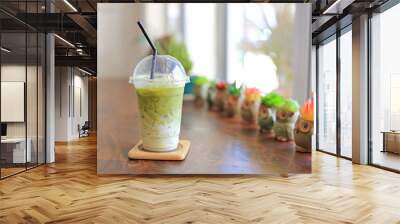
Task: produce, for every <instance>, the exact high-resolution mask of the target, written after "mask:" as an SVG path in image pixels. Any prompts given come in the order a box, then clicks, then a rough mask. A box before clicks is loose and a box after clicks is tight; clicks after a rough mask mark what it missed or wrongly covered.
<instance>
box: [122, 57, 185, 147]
mask: <svg viewBox="0 0 400 224" xmlns="http://www.w3.org/2000/svg"><path fill="white" fill-rule="evenodd" d="M152 57H153V56H152V55H150V56H147V57H145V58H144V59H142V60H141V61H140V62H139V63H138V64H137V65H136V67H135V70H134V72H133V75H132V77H131V78H130V81H129V82H130V83H132V84H133V85H134V86H135V89H136V94H137V97H138V106H139V114H140V127H141V137H142V141H143V148H144V149H145V150H148V151H157V152H165V151H172V150H175V149H176V148H177V147H178V143H179V133H180V128H181V115H182V103H183V90H184V87H185V83H186V82H188V80H189V79H188V77H187V76H186V73H185V70H184V68H183V66H182V64H181V63H180V62H179V61H178V60H177V59H175V58H174V57H171V56H168V55H157V56H156V60H155V64H154V66H155V67H154V76H153V78H151V77H150V73H151V69H152Z"/></svg>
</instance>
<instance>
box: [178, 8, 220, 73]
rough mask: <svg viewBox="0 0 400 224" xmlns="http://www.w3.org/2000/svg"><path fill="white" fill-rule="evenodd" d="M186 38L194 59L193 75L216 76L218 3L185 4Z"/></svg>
mask: <svg viewBox="0 0 400 224" xmlns="http://www.w3.org/2000/svg"><path fill="white" fill-rule="evenodd" d="M184 10H185V13H184V17H185V18H184V23H185V28H184V36H185V37H184V40H185V43H186V45H187V48H188V50H189V52H190V57H191V59H192V61H193V69H192V74H193V75H202V76H207V77H208V78H210V79H215V78H216V75H217V74H216V73H217V71H216V67H217V57H216V55H217V50H216V49H217V47H216V37H217V34H216V30H217V29H216V4H184Z"/></svg>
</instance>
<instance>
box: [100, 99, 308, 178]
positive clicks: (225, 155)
mask: <svg viewBox="0 0 400 224" xmlns="http://www.w3.org/2000/svg"><path fill="white" fill-rule="evenodd" d="M134 114H135V115H134V116H135V118H134V122H133V123H134V124H135V125H134V127H128V126H127V125H121V128H120V130H115V131H112V132H109V135H106V134H105V133H103V135H102V136H101V138H100V137H99V138H98V149H97V173H98V174H99V175H109V174H132V175H145V174H181V175H189V174H219V175H224V174H254V175H264V174H268V175H269V174H273V175H276V174H278V175H281V174H288V173H310V172H311V154H310V153H298V152H296V150H295V146H294V143H293V142H289V143H280V142H276V141H275V140H273V139H271V138H269V137H267V136H265V135H263V134H260V133H259V131H258V129H257V127H256V126H249V125H245V124H243V123H242V122H241V120H240V119H239V118H233V119H232V118H226V117H223V116H222V115H220V114H219V113H217V112H210V111H208V110H207V109H206V108H205V107H203V108H196V107H195V106H194V105H193V103H192V102H185V103H184V106H183V114H182V128H181V138H182V139H188V140H190V141H191V147H190V151H189V154H188V155H187V158H186V159H185V160H184V161H149V160H129V159H128V156H127V154H128V151H129V150H130V149H131V148H132V147H133V146H134V145H135V143H136V142H137V141H139V140H140V133H139V125H138V122H137V121H138V116H137V113H134ZM132 116H133V115H132ZM108 122H109V123H111V121H108ZM129 123H130V124H132V122H129ZM114 128H117V126H114ZM127 138H128V139H127Z"/></svg>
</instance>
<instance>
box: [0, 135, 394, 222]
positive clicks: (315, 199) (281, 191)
mask: <svg viewBox="0 0 400 224" xmlns="http://www.w3.org/2000/svg"><path fill="white" fill-rule="evenodd" d="M56 159H57V162H56V163H54V164H50V165H46V166H41V167H39V168H36V169H33V170H29V171H27V172H26V173H22V174H19V175H16V176H13V177H10V178H7V179H5V180H2V181H0V202H1V203H0V223H7V224H8V223H46V222H47V223H400V212H399V211H400V200H398V199H399V198H400V175H399V174H396V173H391V172H388V171H384V170H381V169H377V168H374V167H370V166H361V165H354V164H352V163H351V162H350V161H347V160H343V159H339V158H336V157H333V156H330V155H327V154H323V153H320V152H314V153H313V156H312V160H313V164H312V165H313V166H312V169H313V173H312V174H309V175H307V174H301V175H290V176H289V177H287V178H285V177H279V176H262V177H257V176H253V177H251V176H239V177H215V176H185V177H176V176H175V177H170V176H161V177H129V176H107V177H104V176H97V175H96V138H95V137H89V138H84V139H82V140H80V141H75V142H70V143H68V144H57V147H56Z"/></svg>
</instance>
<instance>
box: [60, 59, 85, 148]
mask: <svg viewBox="0 0 400 224" xmlns="http://www.w3.org/2000/svg"><path fill="white" fill-rule="evenodd" d="M79 91H80V93H79ZM79 94H80V95H81V97H80V98H79V97H78V96H79ZM79 100H81V102H79ZM79 105H81V106H82V108H81V109H82V113H80V110H79ZM87 120H88V78H87V76H83V73H82V72H80V71H79V70H77V69H76V68H71V67H56V80H55V140H56V141H70V140H73V139H77V138H79V133H78V124H80V125H83V124H84V122H85V121H87Z"/></svg>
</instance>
